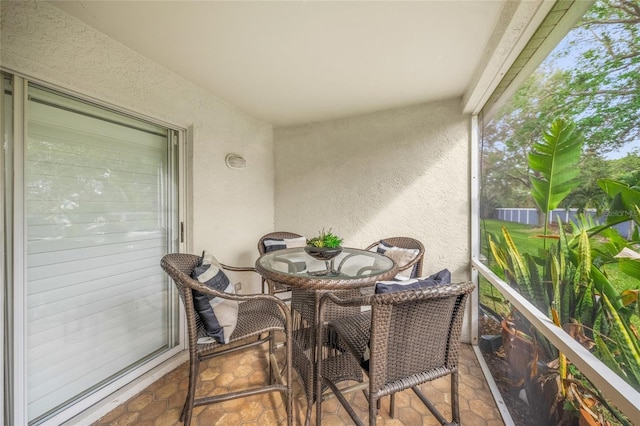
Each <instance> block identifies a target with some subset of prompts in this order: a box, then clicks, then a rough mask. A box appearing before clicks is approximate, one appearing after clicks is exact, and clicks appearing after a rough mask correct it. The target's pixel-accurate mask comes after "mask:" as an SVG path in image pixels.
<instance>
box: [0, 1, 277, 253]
mask: <svg viewBox="0 0 640 426" xmlns="http://www.w3.org/2000/svg"><path fill="white" fill-rule="evenodd" d="M1 9H2V10H1V12H2V15H1V16H2V20H1V37H2V38H1V43H2V44H1V62H0V63H1V65H2V66H3V67H6V68H7V69H9V70H12V71H15V72H19V73H22V74H24V75H26V76H28V77H31V78H35V79H39V80H41V81H43V82H46V83H48V84H53V85H56V86H58V87H61V88H65V89H68V90H71V91H73V92H76V93H79V94H82V95H85V96H89V97H92V98H95V99H99V100H101V101H103V102H107V103H109V104H112V105H115V106H118V107H121V108H125V109H127V110H130V111H134V112H137V113H139V114H143V115H145V116H147V117H151V118H154V119H157V120H162V121H164V122H166V123H170V124H172V125H176V126H179V127H182V128H189V129H190V130H191V131H192V136H193V137H192V141H193V146H192V150H193V160H192V161H193V162H192V164H193V168H192V171H193V176H194V179H193V192H192V195H193V199H194V205H193V225H194V226H193V231H194V232H193V241H192V242H193V244H192V247H193V250H194V252H200V251H201V250H202V249H205V248H206V249H208V250H211V251H212V252H213V253H215V255H216V256H217V257H218V258H219V259H220V261H222V262H225V263H230V264H242V265H252V264H253V262H254V261H255V258H256V257H257V249H256V248H255V244H256V241H257V239H258V238H259V237H260V236H261V235H263V234H264V233H266V232H269V231H271V230H272V229H273V220H274V209H273V198H274V185H273V181H274V169H273V135H272V127H271V125H270V124H269V123H265V122H262V121H259V120H256V119H254V118H253V117H251V116H249V115H248V114H246V113H244V112H243V111H240V110H239V109H237V108H236V107H234V106H233V105H231V104H229V103H228V102H226V101H224V100H222V99H220V98H217V97H215V96H213V95H212V94H210V93H207V92H205V91H204V90H202V89H200V88H198V87H196V86H194V85H193V84H191V83H189V82H187V81H185V80H184V79H182V78H180V77H179V76H177V75H175V74H173V73H171V72H170V71H168V70H166V69H164V68H162V67H160V66H158V65H156V64H154V63H153V62H151V61H149V60H147V59H145V58H144V57H142V56H140V55H139V54H137V53H136V52H134V51H132V50H130V49H128V48H126V47H124V46H122V45H121V44H119V43H117V42H115V41H113V40H112V39H110V38H108V37H106V36H104V35H103V34H101V33H99V32H97V31H95V30H93V29H92V28H90V27H88V26H86V25H85V24H83V23H81V22H79V21H77V20H76V19H75V18H72V17H70V16H68V15H66V14H65V13H64V12H62V11H60V10H59V9H57V8H55V7H53V6H52V5H51V4H49V3H43V2H33V1H28V2H26V1H25V2H22V1H20V2H17V1H11V2H6V1H3V2H2V5H1ZM229 152H235V153H239V154H242V155H243V156H244V157H245V158H246V160H247V168H246V169H245V170H243V171H236V170H231V169H229V168H227V167H226V166H225V163H224V158H225V155H226V154H227V153H229Z"/></svg>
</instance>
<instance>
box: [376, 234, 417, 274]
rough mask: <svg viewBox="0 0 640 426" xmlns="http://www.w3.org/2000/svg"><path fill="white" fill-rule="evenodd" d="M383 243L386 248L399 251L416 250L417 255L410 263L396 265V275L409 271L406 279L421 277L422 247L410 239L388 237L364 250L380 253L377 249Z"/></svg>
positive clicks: (413, 239)
mask: <svg viewBox="0 0 640 426" xmlns="http://www.w3.org/2000/svg"><path fill="white" fill-rule="evenodd" d="M381 243H383V244H384V245H387V246H392V247H397V248H400V249H413V250H418V255H417V256H416V257H415V258H414V259H413V260H411V261H409V262H408V263H405V264H402V265H401V264H398V273H402V272H403V271H407V270H409V269H410V270H411V271H410V272H409V273H408V274H407V275H408V278H416V277H421V276H422V263H423V260H424V245H423V244H422V243H421V242H420V241H418V240H416V239H415V238H411V237H389V238H383V239H382V240H380V241H376V242H375V243H373V244H371V245H370V246H369V247H367V248H366V249H365V250H373V249H377V251H379V252H382V250H380V249H378V247H379V246H380V244H381Z"/></svg>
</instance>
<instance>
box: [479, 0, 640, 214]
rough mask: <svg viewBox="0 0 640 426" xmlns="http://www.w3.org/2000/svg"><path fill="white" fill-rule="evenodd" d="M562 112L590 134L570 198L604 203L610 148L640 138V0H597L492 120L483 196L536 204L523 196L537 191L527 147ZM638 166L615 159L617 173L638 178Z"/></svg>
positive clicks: (583, 203)
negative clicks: (602, 183)
mask: <svg viewBox="0 0 640 426" xmlns="http://www.w3.org/2000/svg"><path fill="white" fill-rule="evenodd" d="M556 118H565V119H569V120H571V121H573V122H575V123H576V125H577V127H578V130H579V131H580V132H581V133H582V134H583V135H584V136H585V142H586V143H585V148H586V150H585V153H584V157H583V159H582V162H581V167H580V168H581V171H582V172H583V177H582V180H583V182H582V183H581V185H580V186H579V187H578V188H576V189H575V193H573V194H571V195H570V196H569V197H568V198H567V200H566V201H565V203H564V205H563V206H564V207H571V206H576V207H581V208H587V207H594V208H596V209H599V208H601V207H603V206H604V204H603V202H604V199H603V198H601V195H599V194H600V191H599V187H598V185H597V183H596V180H597V179H598V178H602V177H603V173H606V172H607V168H608V166H606V164H607V162H608V161H610V160H607V159H606V158H605V157H604V155H605V154H606V153H611V152H614V151H616V150H617V149H619V148H620V147H622V146H623V145H625V144H627V143H629V142H630V141H633V140H636V139H640V0H609V1H604V0H599V1H597V2H596V3H595V4H594V6H593V7H592V8H591V9H590V10H589V11H588V12H587V14H585V16H584V17H583V18H582V20H581V22H580V23H579V24H578V26H577V27H576V28H574V29H573V30H571V31H570V32H569V34H568V35H567V37H566V38H565V40H563V42H562V43H561V44H560V45H559V46H558V47H557V48H556V50H554V52H552V54H551V55H550V56H549V58H547V60H546V61H545V62H544V63H543V64H542V65H541V66H540V67H539V68H538V69H537V70H536V71H535V72H534V73H533V74H532V75H531V76H530V77H529V78H528V79H527V80H526V82H525V83H524V84H523V86H522V87H521V88H520V89H519V90H518V91H517V92H516V94H515V95H514V97H513V99H511V101H510V102H509V103H508V104H507V105H505V106H504V107H503V108H502V110H501V111H499V113H498V115H497V116H496V117H495V118H494V119H493V120H492V121H491V122H489V123H486V125H485V128H484V135H483V136H484V137H483V179H484V180H483V191H482V201H483V203H485V202H486V203H491V204H493V205H495V206H517V207H526V206H531V205H532V201H531V199H530V198H529V197H528V196H527V199H526V200H523V195H526V194H528V193H529V191H530V188H529V181H528V178H527V176H528V174H529V170H528V165H527V157H526V155H527V152H529V151H530V149H531V147H532V145H533V143H534V142H535V141H537V140H539V139H540V138H541V137H542V134H543V129H545V128H547V127H548V126H549V124H550V123H551V122H552V121H553V120H554V119H556ZM635 157H638V153H637V152H636V154H635ZM618 167H619V168H618ZM624 167H630V168H628V169H626V170H623V169H622V168H624ZM637 170H638V168H637V163H634V162H633V160H629V161H627V162H624V163H619V164H618V166H616V173H618V174H620V175H625V174H626V175H628V176H627V178H628V179H631V180H634V179H635V180H637V177H638V174H637V173H636V174H634V171H637ZM634 176H635V177H634ZM616 178H617V176H616ZM515 202H517V203H518V204H510V203H515Z"/></svg>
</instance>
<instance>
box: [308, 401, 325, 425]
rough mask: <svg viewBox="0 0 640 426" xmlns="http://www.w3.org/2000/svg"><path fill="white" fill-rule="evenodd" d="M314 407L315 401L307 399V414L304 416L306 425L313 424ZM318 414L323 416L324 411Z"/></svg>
mask: <svg viewBox="0 0 640 426" xmlns="http://www.w3.org/2000/svg"><path fill="white" fill-rule="evenodd" d="M318 403H319V401H317V402H316V404H318ZM318 407H319V406H318ZM312 408H313V401H311V400H309V399H307V415H306V416H305V418H304V426H309V425H310V424H311V409H312ZM317 416H320V417H322V412H318V414H317ZM316 418H317V417H316ZM318 424H320V423H318Z"/></svg>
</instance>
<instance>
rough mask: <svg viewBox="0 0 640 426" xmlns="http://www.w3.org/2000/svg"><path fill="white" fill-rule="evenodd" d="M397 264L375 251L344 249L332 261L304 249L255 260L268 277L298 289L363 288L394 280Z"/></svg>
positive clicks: (267, 254) (258, 267) (294, 249)
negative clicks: (380, 281) (377, 282)
mask: <svg viewBox="0 0 640 426" xmlns="http://www.w3.org/2000/svg"><path fill="white" fill-rule="evenodd" d="M397 269H398V267H397V265H396V264H395V262H394V261H393V260H391V259H390V258H388V257H386V256H384V255H382V254H380V253H376V252H372V251H366V250H360V249H354V248H348V247H344V248H342V251H341V252H340V253H339V254H337V255H336V256H335V257H333V258H332V259H328V260H325V259H323V258H315V257H313V256H311V255H310V254H308V253H307V252H306V250H305V248H304V247H298V248H291V249H284V250H277V251H272V252H270V253H266V254H264V255H262V256H260V257H259V258H258V260H257V261H256V270H257V271H258V272H259V273H260V274H261V275H262V276H264V277H265V278H267V279H271V280H274V281H278V282H281V283H284V284H288V285H292V286H299V287H309V286H311V287H316V288H337V287H340V288H345V286H346V287H361V286H366V285H369V284H371V283H372V282H375V281H379V280H385V279H391V278H392V277H393V276H394V275H395V274H396V273H397Z"/></svg>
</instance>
